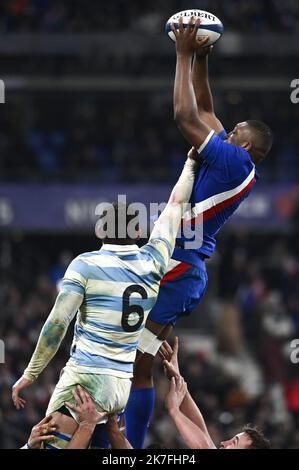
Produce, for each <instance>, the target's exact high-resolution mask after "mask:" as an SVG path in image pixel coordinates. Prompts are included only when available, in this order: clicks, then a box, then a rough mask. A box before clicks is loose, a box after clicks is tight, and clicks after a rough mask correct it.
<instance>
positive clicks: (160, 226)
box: [150, 152, 197, 258]
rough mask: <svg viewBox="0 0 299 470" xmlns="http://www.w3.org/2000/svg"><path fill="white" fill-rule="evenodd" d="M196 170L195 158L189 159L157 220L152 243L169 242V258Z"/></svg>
mask: <svg viewBox="0 0 299 470" xmlns="http://www.w3.org/2000/svg"><path fill="white" fill-rule="evenodd" d="M188 155H189V154H188ZM190 155H191V152H190ZM196 169H197V162H196V161H195V160H193V158H188V159H187V160H186V163H185V166H184V168H183V171H182V173H181V175H180V177H179V179H178V181H177V183H176V185H175V186H174V188H173V190H172V192H171V195H170V198H169V200H168V203H167V205H166V207H165V209H164V211H163V212H162V214H161V215H160V217H159V219H158V220H157V222H156V224H155V227H154V228H153V231H152V233H151V236H150V241H152V240H154V239H164V240H167V242H168V244H169V247H170V250H169V252H168V257H169V258H170V256H171V255H172V252H173V250H174V245H175V239H176V237H177V233H178V229H179V226H180V224H181V220H182V216H183V214H184V211H185V210H186V204H187V203H188V202H189V199H190V197H191V193H192V188H193V183H194V178H195V172H196Z"/></svg>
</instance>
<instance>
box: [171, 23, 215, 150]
mask: <svg viewBox="0 0 299 470" xmlns="http://www.w3.org/2000/svg"><path fill="white" fill-rule="evenodd" d="M198 27H199V20H197V21H196V22H194V20H193V18H191V20H190V22H189V24H188V25H187V27H186V28H184V27H183V21H182V18H180V21H179V30H178V31H177V30H176V29H175V27H174V25H172V30H173V33H174V35H175V37H176V54H177V63H176V72H175V83H174V97H173V105H174V119H175V122H176V123H177V126H178V128H179V129H180V131H181V132H182V134H183V135H184V137H185V138H186V139H187V140H188V141H189V143H190V144H191V145H193V146H194V147H195V148H196V149H198V148H200V147H201V145H202V144H203V143H204V142H205V140H206V138H207V137H208V135H209V134H210V132H211V127H210V126H208V125H207V124H206V123H205V122H204V121H202V120H201V119H200V116H199V114H198V109H197V101H196V96H195V92H194V88H193V83H192V69H191V67H192V58H193V54H194V52H195V50H197V49H198V46H199V44H200V45H201V46H202V45H204V44H205V43H206V42H207V38H204V39H202V40H199V39H197V38H196V33H197V30H198Z"/></svg>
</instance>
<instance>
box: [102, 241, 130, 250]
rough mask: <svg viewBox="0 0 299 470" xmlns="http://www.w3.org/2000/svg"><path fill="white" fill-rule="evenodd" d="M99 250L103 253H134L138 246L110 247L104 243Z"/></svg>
mask: <svg viewBox="0 0 299 470" xmlns="http://www.w3.org/2000/svg"><path fill="white" fill-rule="evenodd" d="M101 250H105V251H136V250H139V247H138V245H110V244H109V243H104V244H103V246H102V248H101Z"/></svg>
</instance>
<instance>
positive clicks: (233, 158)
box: [197, 131, 254, 178]
mask: <svg viewBox="0 0 299 470" xmlns="http://www.w3.org/2000/svg"><path fill="white" fill-rule="evenodd" d="M223 138H225V137H224V134H223V135H220V136H219V135H217V134H216V133H215V132H214V131H211V132H210V134H209V135H208V136H207V138H206V140H205V141H204V143H203V144H202V145H201V147H200V148H199V149H198V150H197V152H198V154H199V156H200V157H201V158H202V159H203V160H204V161H206V162H207V163H208V164H209V165H211V166H213V167H214V168H218V169H221V170H223V171H225V172H226V175H227V176H228V177H230V178H232V177H234V176H237V175H238V174H239V173H240V171H241V170H242V169H243V168H245V167H246V170H247V171H248V169H252V168H253V167H254V165H253V163H252V162H251V159H250V156H249V154H248V152H247V151H246V150H245V149H243V148H242V147H239V146H237V145H233V144H228V143H227V142H226V141H225V140H223Z"/></svg>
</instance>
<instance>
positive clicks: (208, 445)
mask: <svg viewBox="0 0 299 470" xmlns="http://www.w3.org/2000/svg"><path fill="white" fill-rule="evenodd" d="M186 393H187V384H186V383H185V381H184V379H183V378H182V377H181V376H179V377H176V378H175V377H172V379H171V384H170V389H169V391H168V394H167V395H166V398H165V406H166V408H167V410H168V413H169V416H170V417H171V418H172V420H173V422H174V424H175V426H176V428H177V430H178V432H179V433H180V436H181V437H182V439H183V441H184V442H185V444H186V446H187V447H189V448H190V449H215V448H216V447H215V445H214V443H213V441H212V439H211V438H210V437H209V435H208V434H205V433H204V432H203V431H202V429H201V428H200V427H198V426H197V425H196V424H195V423H194V422H193V421H192V420H191V419H189V418H188V417H187V416H185V415H184V413H183V412H182V410H181V409H180V407H181V404H182V401H183V400H184V399H185V397H186Z"/></svg>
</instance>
